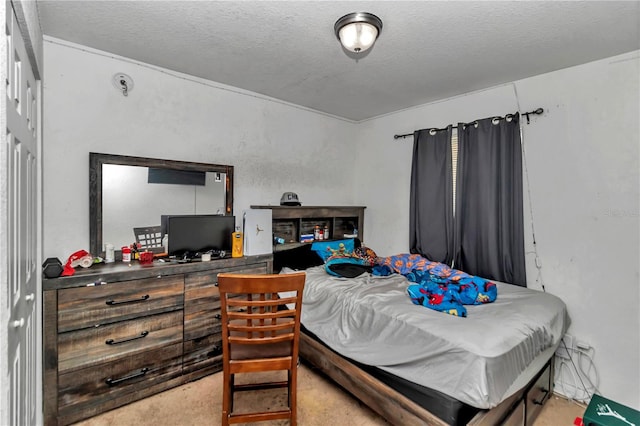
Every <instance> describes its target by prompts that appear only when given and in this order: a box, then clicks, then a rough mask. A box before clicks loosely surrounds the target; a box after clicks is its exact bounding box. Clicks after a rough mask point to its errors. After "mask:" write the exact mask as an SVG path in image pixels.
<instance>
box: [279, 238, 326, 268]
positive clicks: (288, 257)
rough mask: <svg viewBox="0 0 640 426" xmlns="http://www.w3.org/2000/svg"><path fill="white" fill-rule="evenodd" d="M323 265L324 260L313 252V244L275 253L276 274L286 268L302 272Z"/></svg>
mask: <svg viewBox="0 0 640 426" xmlns="http://www.w3.org/2000/svg"><path fill="white" fill-rule="evenodd" d="M322 264H324V260H322V258H321V257H320V256H318V254H317V253H316V252H315V251H313V250H311V244H304V245H302V246H299V247H295V248H292V249H289V250H282V251H276V252H275V253H273V270H274V271H276V272H277V271H280V270H281V269H282V268H284V267H287V268H291V269H295V270H302V269H307V268H311V267H313V266H319V265H322Z"/></svg>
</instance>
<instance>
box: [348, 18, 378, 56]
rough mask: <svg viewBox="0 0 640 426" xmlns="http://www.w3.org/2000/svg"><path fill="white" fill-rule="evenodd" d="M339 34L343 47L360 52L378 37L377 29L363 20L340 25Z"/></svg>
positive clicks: (371, 44)
mask: <svg viewBox="0 0 640 426" xmlns="http://www.w3.org/2000/svg"><path fill="white" fill-rule="evenodd" d="M339 34H340V42H341V43H342V45H343V46H344V48H345V49H347V50H349V51H351V52H355V53H360V52H364V51H365V50H367V49H369V48H370V47H371V46H373V43H374V42H375V41H376V38H377V37H378V29H377V28H376V27H374V26H373V25H371V24H367V23H365V22H354V23H352V24H349V25H345V26H344V27H342V28H341V29H340V31H339Z"/></svg>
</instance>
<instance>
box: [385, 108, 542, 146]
mask: <svg viewBox="0 0 640 426" xmlns="http://www.w3.org/2000/svg"><path fill="white" fill-rule="evenodd" d="M543 112H544V110H543V109H542V108H538V109H535V110H533V111H529V112H523V113H522V114H520V115H524V116H525V117H527V124H529V123H530V121H529V116H530V115H541V114H542V113H543ZM514 115H515V114H507V115H505V116H504V117H493V118H494V119H498V120H504V119H505V118H508V117H513V116H514ZM477 122H478V120H475V121H472V122H470V123H463V124H462V125H463V126H468V125H469V124H474V123H477ZM452 127H454V128H457V127H458V126H452ZM447 128H448V127H444V128H442V129H436V128H427V129H425V130H435V131H436V132H439V131H442V130H447ZM409 136H413V133H407V134H404V135H393V138H394V139H400V138H408V137H409Z"/></svg>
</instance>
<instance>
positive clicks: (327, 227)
mask: <svg viewBox="0 0 640 426" xmlns="http://www.w3.org/2000/svg"><path fill="white" fill-rule="evenodd" d="M322 236H323V237H324V239H325V240H328V239H329V238H330V237H329V226H328V225H325V226H324V233H323V235H322Z"/></svg>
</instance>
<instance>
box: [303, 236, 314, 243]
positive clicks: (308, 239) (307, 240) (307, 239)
mask: <svg viewBox="0 0 640 426" xmlns="http://www.w3.org/2000/svg"><path fill="white" fill-rule="evenodd" d="M300 242H301V243H312V242H313V234H302V235H300Z"/></svg>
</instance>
